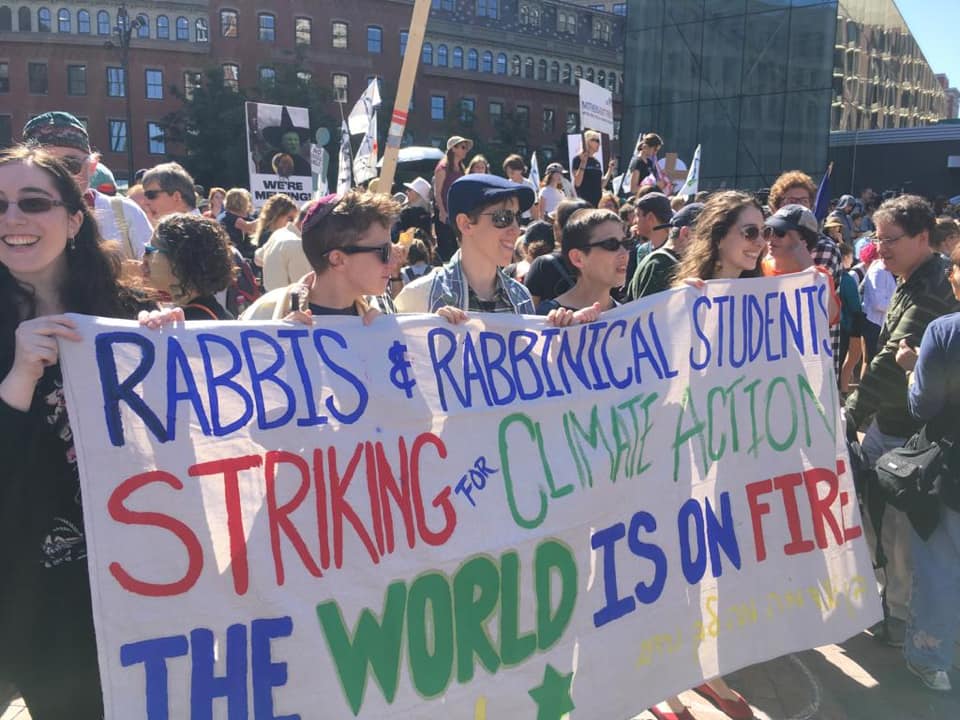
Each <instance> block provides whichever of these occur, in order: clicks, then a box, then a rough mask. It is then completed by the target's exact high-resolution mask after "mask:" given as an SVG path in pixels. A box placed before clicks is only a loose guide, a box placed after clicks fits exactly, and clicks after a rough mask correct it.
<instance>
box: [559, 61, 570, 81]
mask: <svg viewBox="0 0 960 720" xmlns="http://www.w3.org/2000/svg"><path fill="white" fill-rule="evenodd" d="M560 82H562V83H563V84H564V85H569V84H571V83H572V82H573V67H571V65H570V63H564V65H563V75H561V76H560Z"/></svg>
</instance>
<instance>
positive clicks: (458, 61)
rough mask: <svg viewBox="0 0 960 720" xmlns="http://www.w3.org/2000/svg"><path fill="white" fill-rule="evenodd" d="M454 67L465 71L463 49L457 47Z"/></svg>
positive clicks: (454, 54)
mask: <svg viewBox="0 0 960 720" xmlns="http://www.w3.org/2000/svg"><path fill="white" fill-rule="evenodd" d="M453 66H454V67H455V68H457V69H458V70H462V69H463V48H462V47H455V48H454V49H453Z"/></svg>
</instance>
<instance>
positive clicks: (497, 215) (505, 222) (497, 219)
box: [480, 210, 520, 230]
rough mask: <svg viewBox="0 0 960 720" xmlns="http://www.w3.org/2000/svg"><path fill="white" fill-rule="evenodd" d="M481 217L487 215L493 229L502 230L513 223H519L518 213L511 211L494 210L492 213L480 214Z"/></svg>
mask: <svg viewBox="0 0 960 720" xmlns="http://www.w3.org/2000/svg"><path fill="white" fill-rule="evenodd" d="M480 214H481V215H489V216H490V222H492V223H493V226H494V227H495V228H499V229H500V230H503V229H504V228H508V227H510V226H512V225H513V224H514V223H517V224H519V223H520V219H519V218H520V213H518V212H515V211H513V210H494V211H493V212H488V213H480Z"/></svg>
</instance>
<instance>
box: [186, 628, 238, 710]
mask: <svg viewBox="0 0 960 720" xmlns="http://www.w3.org/2000/svg"><path fill="white" fill-rule="evenodd" d="M213 641H214V639H213V632H212V631H210V630H207V629H206V628H197V629H196V630H192V631H191V632H190V651H191V652H190V657H191V660H192V665H193V667H192V672H191V674H190V718H191V720H213V701H214V699H216V698H220V697H224V698H226V699H227V718H228V720H234V719H235V718H236V720H241V719H243V720H246V718H247V626H246V625H240V624H237V625H231V626H230V627H228V628H227V672H226V675H224V676H223V677H217V676H216V675H214V672H213V661H214V656H213Z"/></svg>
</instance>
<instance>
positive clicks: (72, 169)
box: [60, 155, 87, 175]
mask: <svg viewBox="0 0 960 720" xmlns="http://www.w3.org/2000/svg"><path fill="white" fill-rule="evenodd" d="M60 162H62V163H63V166H64V167H65V168H66V169H67V172H69V173H70V174H71V175H79V174H80V171H81V170H83V167H84V165H86V164H87V158H85V157H82V158H80V157H76V156H74V155H66V156H64V157H62V158H60Z"/></svg>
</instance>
